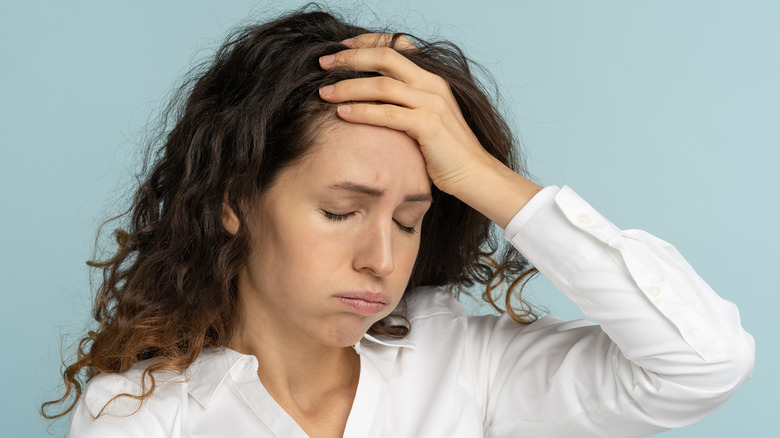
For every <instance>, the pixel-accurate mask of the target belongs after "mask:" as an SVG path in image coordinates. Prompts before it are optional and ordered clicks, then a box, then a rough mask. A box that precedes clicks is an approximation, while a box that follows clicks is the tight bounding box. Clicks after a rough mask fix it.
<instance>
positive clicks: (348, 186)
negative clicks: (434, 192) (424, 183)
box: [330, 182, 433, 202]
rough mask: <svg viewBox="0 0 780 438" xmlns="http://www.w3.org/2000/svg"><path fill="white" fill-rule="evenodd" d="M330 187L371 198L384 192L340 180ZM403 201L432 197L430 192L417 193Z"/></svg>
mask: <svg viewBox="0 0 780 438" xmlns="http://www.w3.org/2000/svg"><path fill="white" fill-rule="evenodd" d="M330 188H331V189H335V190H346V191H348V192H353V193H358V194H361V195H368V196H371V197H373V198H381V197H382V196H384V194H385V192H384V191H382V190H379V189H377V188H374V187H369V186H366V185H363V184H358V183H354V182H340V183H336V184H333V185H331V186H330ZM404 201H405V202H431V201H433V197H432V196H431V194H430V193H418V194H414V195H409V196H407V197H406V198H404Z"/></svg>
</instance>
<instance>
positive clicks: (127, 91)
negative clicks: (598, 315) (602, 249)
mask: <svg viewBox="0 0 780 438" xmlns="http://www.w3.org/2000/svg"><path fill="white" fill-rule="evenodd" d="M275 3H281V4H282V6H273V7H270V6H269V5H271V4H272V3H271V2H270V1H263V2H259V3H255V2H252V1H221V2H209V1H186V2H185V1H175V2H173V1H149V0H144V1H139V0H135V1H132V2H121V3H120V2H106V1H91V2H85V1H74V0H71V1H67V2H55V1H50V2H36V1H29V0H25V1H12V0H4V1H3V2H2V5H0V65H1V66H2V67H0V77H1V78H2V81H0V145H2V156H1V157H2V158H0V183H2V184H1V185H0V195H1V196H2V198H1V199H0V205H2V215H1V216H0V238H1V239H2V240H1V241H0V248H2V253H0V257H1V258H0V270H1V271H0V273H1V274H2V286H1V287H0V290H2V302H1V303H0V324H2V335H3V341H4V345H3V353H2V354H3V360H2V365H0V366H2V369H1V372H0V375H1V376H2V377H3V390H2V394H3V397H2V398H1V400H0V415H1V416H2V418H1V420H0V428H2V429H1V430H0V435H2V436H6V437H43V436H47V425H46V423H45V422H44V421H43V420H42V419H40V418H38V417H37V414H36V409H37V407H38V405H39V404H40V403H41V402H42V401H44V400H45V399H46V398H47V397H53V396H55V395H57V394H59V392H58V389H56V385H57V384H58V377H57V373H58V370H59V356H60V338H61V336H62V335H64V334H68V333H75V334H80V332H81V331H82V330H83V328H84V327H85V324H86V323H87V321H88V318H89V314H88V306H89V292H88V274H87V270H86V266H85V265H84V261H85V260H87V259H88V258H90V256H91V251H92V245H93V239H94V234H95V230H96V228H97V226H98V224H99V223H100V221H102V220H103V219H105V218H107V217H108V216H109V215H110V214H112V213H115V212H117V211H118V210H119V208H120V205H121V204H119V203H118V202H117V201H116V200H117V199H118V198H120V197H121V194H122V193H124V192H125V190H126V188H127V187H129V185H128V184H129V183H130V182H131V181H132V175H133V173H134V169H135V167H136V164H137V163H138V156H137V154H136V150H137V144H138V143H139V141H140V140H141V139H142V134H143V127H144V126H145V124H146V122H147V119H148V118H149V117H150V115H152V114H153V113H154V111H155V110H156V109H157V108H159V107H160V105H162V104H163V103H164V102H165V96H166V95H167V94H168V92H169V91H170V90H171V89H172V86H173V84H174V83H175V82H176V80H177V79H178V78H180V77H181V75H182V74H183V73H184V72H186V70H187V66H189V65H191V62H192V61H193V60H194V59H195V60H197V59H202V58H203V57H204V56H209V54H210V53H211V50H212V49H213V48H215V47H216V46H217V45H218V44H219V42H220V41H221V40H222V38H223V36H224V34H225V33H226V31H227V30H228V29H230V28H231V27H233V26H234V25H236V24H237V23H239V22H241V21H242V20H245V19H246V18H247V17H248V16H250V14H254V16H257V17H263V16H267V15H264V14H267V13H268V12H269V10H270V11H274V10H283V9H287V8H288V7H290V6H297V5H300V4H302V2H298V1H288V2H274V4H275ZM332 4H343V2H333V3H332ZM347 4H349V5H353V6H354V5H355V3H347ZM778 5H780V3H778V2H772V1H764V2H759V1H731V2H727V1H717V2H716V1H656V2H625V1H611V2H607V1H599V2H580V1H567V2H551V1H550V2H543V1H535V2H528V1H511V2H510V1H508V0H507V1H501V2H490V1H452V0H450V1H445V0H441V1H427V2H422V1H420V2H413V1H408V2H406V1H405V2H398V3H391V2H372V3H370V6H369V7H359V8H357V9H358V10H362V11H363V12H364V13H363V14H362V15H360V16H361V17H362V20H361V22H362V23H363V24H368V25H372V24H374V25H376V24H380V25H381V24H383V23H386V22H389V23H391V24H395V25H397V27H400V28H404V29H410V30H411V31H412V32H414V33H418V34H420V35H423V36H426V35H431V34H434V33H437V34H439V35H440V36H443V37H446V38H449V39H452V40H454V41H455V42H457V43H459V44H461V45H462V47H463V48H465V50H466V51H467V53H468V54H470V55H471V56H472V57H473V58H475V59H477V60H478V61H480V62H482V63H484V64H485V65H486V66H487V67H488V69H489V70H490V71H492V73H493V74H494V75H495V77H496V79H497V80H498V82H499V83H500V85H501V91H502V93H503V97H504V100H505V106H506V109H507V111H508V113H509V118H510V119H511V120H512V122H513V124H514V125H515V127H516V129H517V132H518V134H519V135H520V137H521V138H522V140H523V143H524V147H525V149H526V152H527V155H528V163H529V166H530V170H531V172H532V173H533V174H534V175H535V176H536V177H537V179H538V180H540V181H541V182H543V183H545V184H558V185H563V184H569V185H571V186H572V187H573V188H574V189H575V190H577V191H578V192H579V193H580V194H581V195H582V196H583V197H585V198H586V199H588V200H589V201H590V203H591V204H593V205H594V206H595V207H596V208H598V209H599V210H600V211H601V212H602V213H604V214H605V215H606V216H607V217H609V218H611V219H612V220H613V221H614V222H615V223H617V224H618V226H620V227H623V228H643V229H646V230H648V231H649V232H651V233H654V234H656V235H657V236H659V237H661V238H663V239H666V240H668V241H671V242H673V243H674V244H675V245H676V246H677V247H678V248H679V249H680V251H681V252H682V253H683V254H684V255H685V256H686V257H687V258H688V260H689V261H690V262H691V264H692V265H693V266H694V267H695V268H696V269H697V270H698V272H699V273H700V274H701V275H702V276H703V277H704V278H705V279H706V280H708V282H709V283H710V284H711V285H712V286H713V288H714V289H715V290H716V291H718V292H719V293H720V294H721V295H722V296H723V297H725V298H727V299H729V300H732V301H734V302H736V303H737V304H738V305H739V307H740V309H741V314H742V320H743V324H744V326H745V328H746V329H747V330H748V331H749V332H751V333H752V334H753V336H754V337H755V339H756V343H757V348H758V360H757V365H756V368H755V373H754V376H753V379H752V380H751V381H749V382H748V383H747V384H745V385H744V387H743V388H742V389H741V390H740V391H739V392H738V393H737V394H736V395H735V396H734V397H733V398H732V399H731V400H730V401H729V402H728V403H727V404H726V405H725V406H724V407H723V408H722V409H720V410H719V411H718V412H716V413H715V414H714V415H712V416H711V417H710V418H708V419H706V420H705V421H703V422H701V423H700V424H697V425H695V426H692V427H689V428H686V429H683V430H680V431H673V432H668V433H665V434H663V436H667V437H717V436H737V435H742V436H780V432H778V431H779V430H780V429H779V428H778V426H777V423H778V418H777V415H778V407H777V403H776V402H775V398H776V395H777V394H778V393H779V392H780V378H779V377H778V375H777V370H778V369H780V354H778V348H780V342H778V341H779V340H778V329H777V324H776V323H775V320H776V318H777V316H776V315H777V308H778V305H780V299H778V292H780V290H779V288H778V286H777V284H778V280H777V272H778V262H780V257H778V255H777V254H778V251H777V246H778V245H779V244H780V235H779V233H778V226H777V225H776V224H777V221H778V218H780V208H778V199H780V197H778V195H777V192H778V189H780V184H779V183H780V179H779V178H778V171H777V164H778V161H780V153H778V148H779V147H780V85H778V81H780V6H778ZM354 9H355V8H348V10H350V11H353V10H354ZM412 11H413V12H412ZM377 17H380V18H377ZM387 17H390V19H389V20H387V19H386V18H387ZM530 287H531V288H532V290H533V298H534V299H535V300H536V301H537V302H539V303H541V304H543V305H546V306H548V307H549V308H550V310H551V311H552V312H554V313H558V314H560V315H562V316H564V317H569V318H572V317H577V315H578V312H577V311H576V309H574V308H573V306H572V305H571V304H569V303H568V302H567V301H566V300H565V299H564V298H562V297H561V296H560V295H559V294H558V293H556V292H554V291H550V290H549V287H548V286H547V285H545V283H544V281H541V280H540V281H536V282H535V283H533V284H532V285H531V286H530ZM73 341H75V338H74V337H69V338H66V345H69V344H70V343H72V342H73ZM65 425H66V422H65V421H59V422H57V423H55V424H54V426H53V427H52V428H51V429H49V431H48V433H52V434H53V435H55V436H62V435H63V433H64V429H65Z"/></svg>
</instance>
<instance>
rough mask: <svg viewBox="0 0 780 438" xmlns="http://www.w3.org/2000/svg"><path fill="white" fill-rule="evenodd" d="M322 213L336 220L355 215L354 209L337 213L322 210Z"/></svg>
mask: <svg viewBox="0 0 780 438" xmlns="http://www.w3.org/2000/svg"><path fill="white" fill-rule="evenodd" d="M322 213H323V214H324V215H325V217H326V218H328V219H330V220H332V221H336V222H338V221H343V220H346V219H347V218H349V217H350V216H354V215H355V212H354V211H350V212H349V213H344V214H336V213H333V212H330V211H327V210H322Z"/></svg>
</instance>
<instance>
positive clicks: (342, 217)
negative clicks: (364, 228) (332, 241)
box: [322, 210, 417, 234]
mask: <svg viewBox="0 0 780 438" xmlns="http://www.w3.org/2000/svg"><path fill="white" fill-rule="evenodd" d="M322 214H324V215H325V217H326V218H328V219H330V220H332V221H334V222H339V221H343V220H347V219H349V218H350V217H352V216H354V215H355V212H354V211H350V212H349V213H344V214H338V213H333V212H332V211H328V210H322ZM393 222H395V224H396V225H397V226H398V228H400V229H401V231H403V232H404V233H407V234H415V233H416V232H417V230H415V229H414V227H407V226H405V225H403V224H401V223H400V222H398V221H397V220H395V219H393Z"/></svg>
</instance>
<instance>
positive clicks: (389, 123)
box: [337, 103, 419, 137]
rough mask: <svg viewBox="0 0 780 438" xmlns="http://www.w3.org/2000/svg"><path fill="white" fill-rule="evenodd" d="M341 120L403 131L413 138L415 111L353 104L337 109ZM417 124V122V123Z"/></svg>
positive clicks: (393, 106)
mask: <svg viewBox="0 0 780 438" xmlns="http://www.w3.org/2000/svg"><path fill="white" fill-rule="evenodd" d="M337 112H338V115H339V117H341V119H343V120H345V121H347V122H352V123H364V124H368V125H374V126H384V127H385V128H390V129H395V130H397V131H404V132H406V133H407V134H408V135H409V136H411V137H415V134H416V133H415V132H414V131H415V127H417V125H416V123H415V120H414V119H415V111H414V110H412V109H409V108H404V107H400V106H398V105H382V104H371V103H355V104H350V105H341V106H339V107H338V110H337ZM417 123H419V121H417Z"/></svg>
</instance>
